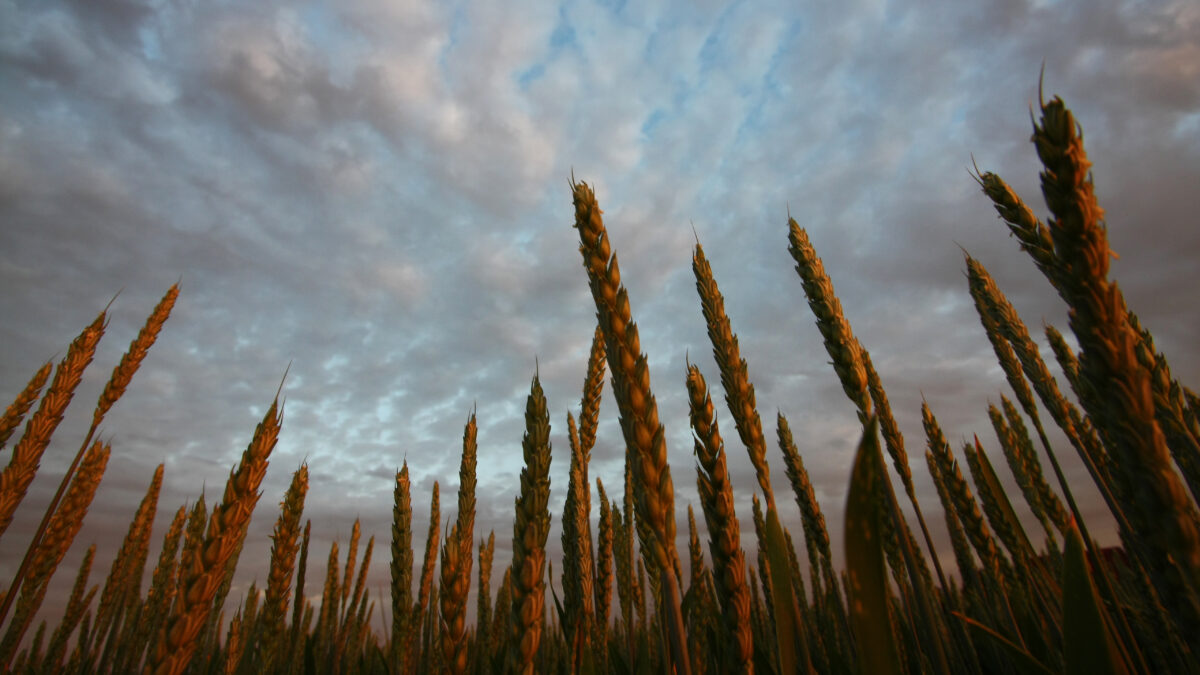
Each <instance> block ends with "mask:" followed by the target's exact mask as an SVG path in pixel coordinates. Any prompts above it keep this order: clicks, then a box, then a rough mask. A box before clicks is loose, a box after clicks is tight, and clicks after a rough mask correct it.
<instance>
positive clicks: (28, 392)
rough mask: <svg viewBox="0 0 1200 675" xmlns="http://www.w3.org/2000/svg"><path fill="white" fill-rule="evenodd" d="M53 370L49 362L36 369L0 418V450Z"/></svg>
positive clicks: (36, 397) (34, 400)
mask: <svg viewBox="0 0 1200 675" xmlns="http://www.w3.org/2000/svg"><path fill="white" fill-rule="evenodd" d="M53 369H54V365H53V364H52V363H50V362H49V361H47V362H46V363H45V365H43V366H42V367H41V368H38V371H37V372H36V373H34V374H33V377H31V378H30V379H29V383H28V384H26V385H25V388H24V389H22V390H21V393H20V394H17V398H16V399H15V400H14V401H13V402H12V403H11V404H9V406H8V408H7V409H6V410H5V411H4V417H0V449H3V448H4V446H5V444H7V443H8V439H9V438H10V437H11V436H12V433H13V431H16V429H17V427H18V426H20V425H21V420H23V419H25V414H26V413H28V412H29V409H30V408H32V407H33V404H34V403H36V402H37V400H38V396H40V395H41V393H42V387H44V386H46V380H47V379H49V377H50V371H51V370H53Z"/></svg>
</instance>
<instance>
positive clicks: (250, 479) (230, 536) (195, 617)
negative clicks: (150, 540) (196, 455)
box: [147, 399, 283, 675]
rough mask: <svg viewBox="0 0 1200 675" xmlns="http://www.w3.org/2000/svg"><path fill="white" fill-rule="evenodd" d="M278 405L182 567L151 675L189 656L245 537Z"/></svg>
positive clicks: (172, 669) (179, 666) (178, 667)
mask: <svg viewBox="0 0 1200 675" xmlns="http://www.w3.org/2000/svg"><path fill="white" fill-rule="evenodd" d="M278 407H279V406H278V399H276V400H275V401H272V402H271V406H270V407H269V408H268V409H267V413H266V416H265V417H263V420H262V422H260V423H259V425H258V428H257V429H255V431H254V438H253V439H252V440H251V441H250V445H249V446H248V447H247V448H246V451H245V452H244V453H243V454H242V459H241V461H240V462H239V463H238V465H237V467H236V468H235V469H234V470H233V471H232V472H230V475H229V480H228V482H226V484H225V494H224V496H223V497H222V499H221V503H220V504H218V505H217V506H216V507H214V508H213V513H212V518H211V519H210V520H209V525H208V532H207V533H206V535H205V537H204V543H203V544H202V546H201V547H200V550H199V551H197V552H196V554H194V555H192V556H189V557H187V558H186V559H185V560H184V561H183V562H182V568H183V569H182V571H181V590H182V592H181V593H180V595H179V597H178V599H177V602H176V605H175V609H174V611H173V612H172V616H171V619H170V621H169V622H168V624H167V626H166V627H165V630H164V631H163V635H162V637H161V638H160V640H159V641H158V645H157V647H155V649H154V654H153V657H152V658H151V660H150V663H149V665H148V667H147V670H148V671H150V672H153V673H155V675H167V674H168V673H169V674H171V675H179V673H181V672H183V669H184V668H186V667H187V664H188V662H189V661H191V658H192V655H193V654H194V653H195V651H196V648H197V647H198V646H199V645H198V644H197V638H198V637H199V634H200V631H201V629H203V628H204V625H205V620H206V619H207V617H208V615H209V613H210V612H211V611H212V605H211V603H212V600H213V596H214V595H215V594H216V588H217V585H218V584H219V583H220V582H221V579H222V577H223V575H224V573H225V571H226V570H225V565H226V563H228V561H229V558H230V557H231V556H232V555H233V553H234V551H235V550H236V549H237V548H239V547H240V545H241V543H242V539H243V537H244V536H245V535H244V533H245V530H246V525H247V524H248V523H249V521H250V514H251V513H252V512H253V510H254V506H255V504H257V503H258V497H259V492H258V486H259V485H260V484H261V483H262V479H263V476H265V475H266V472H267V458H268V457H269V456H270V454H271V451H272V450H273V449H274V448H275V442H276V441H277V440H278V438H279V428H280V424H281V422H282V419H283V417H282V412H281V411H279V412H277V411H278Z"/></svg>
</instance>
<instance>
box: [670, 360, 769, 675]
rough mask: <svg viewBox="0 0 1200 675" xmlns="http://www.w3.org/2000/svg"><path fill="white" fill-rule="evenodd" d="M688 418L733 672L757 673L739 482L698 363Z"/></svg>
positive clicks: (690, 372)
mask: <svg viewBox="0 0 1200 675" xmlns="http://www.w3.org/2000/svg"><path fill="white" fill-rule="evenodd" d="M687 391H688V415H689V418H690V420H691V425H692V431H693V433H694V434H695V439H694V452H695V453H696V458H697V460H698V463H697V466H696V486H697V489H698V490H699V493H700V507H701V510H702V511H703V512H704V522H705V525H706V526H707V528H708V537H709V539H708V551H709V555H711V556H712V561H713V572H714V580H715V582H716V591H717V601H718V602H719V603H720V607H721V621H720V625H721V631H722V634H723V636H724V639H725V640H727V641H728V642H727V644H728V645H729V647H728V648H727V649H725V650H724V653H725V663H724V664H723V665H724V666H725V668H727V669H728V670H729V671H730V672H737V673H753V672H754V661H753V656H754V643H753V638H752V635H751V626H750V589H749V588H748V587H747V585H746V555H745V552H744V551H743V550H742V544H741V526H740V525H739V524H738V519H737V513H736V512H735V510H734V501H733V484H732V482H731V481H730V479H729V470H728V468H727V467H726V462H725V444H724V442H723V441H722V440H721V433H720V429H719V428H718V426H717V417H716V411H714V410H713V405H712V399H711V398H710V397H709V394H708V386H707V385H706V384H705V382H704V376H703V375H702V374H701V373H700V369H699V368H697V367H696V366H695V365H692V364H688V368H687Z"/></svg>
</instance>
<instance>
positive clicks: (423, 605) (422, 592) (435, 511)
mask: <svg viewBox="0 0 1200 675" xmlns="http://www.w3.org/2000/svg"><path fill="white" fill-rule="evenodd" d="M439 507H440V496H439V492H438V483H437V481H434V482H433V494H432V496H431V497H430V502H429V532H428V534H427V535H426V537H425V558H424V563H423V564H422V566H421V586H420V587H419V588H418V590H417V606H416V607H415V608H414V610H413V615H414V624H413V625H414V627H416V626H420V625H421V622H422V621H423V620H424V618H425V612H426V610H427V609H429V608H430V607H431V600H432V598H431V596H432V595H433V589H434V586H433V568H434V567H436V566H437V553H438V536H439V532H440V530H439V525H440V524H439V519H440V518H441V513H440V508H439ZM430 614H434V612H430ZM420 633H421V631H419V630H414V631H413V634H412V636H411V637H410V640H411V641H414V642H415V641H416V639H417V638H418V637H420ZM408 651H410V652H411V651H412V647H411V646H410V648H409V650H408ZM407 664H408V666H409V668H410V669H411V668H413V667H415V666H416V662H415V661H413V660H411V659H409V660H408V662H407ZM410 672H411V671H410Z"/></svg>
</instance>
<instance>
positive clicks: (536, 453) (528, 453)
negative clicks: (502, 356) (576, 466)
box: [508, 375, 550, 675]
mask: <svg viewBox="0 0 1200 675" xmlns="http://www.w3.org/2000/svg"><path fill="white" fill-rule="evenodd" d="M521 451H522V454H523V455H524V458H525V467H524V468H523V469H521V492H520V495H518V497H517V500H516V518H515V519H514V521H513V561H512V570H513V573H512V590H511V594H512V601H511V602H512V614H511V627H510V632H509V648H508V670H509V672H512V673H521V674H523V675H529V674H531V673H533V657H534V655H535V654H536V653H537V650H538V644H539V643H540V642H541V639H542V629H543V627H544V623H545V604H544V603H545V600H546V598H545V593H546V577H545V571H546V537H547V536H548V535H549V533H550V508H549V500H550V414H549V412H547V410H546V396H545V394H543V393H542V384H541V382H540V381H538V377H537V375H534V377H533V383H532V385H531V386H530V393H529V397H528V399H527V400H526V403H525V437H524V439H523V440H522V441H521Z"/></svg>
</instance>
